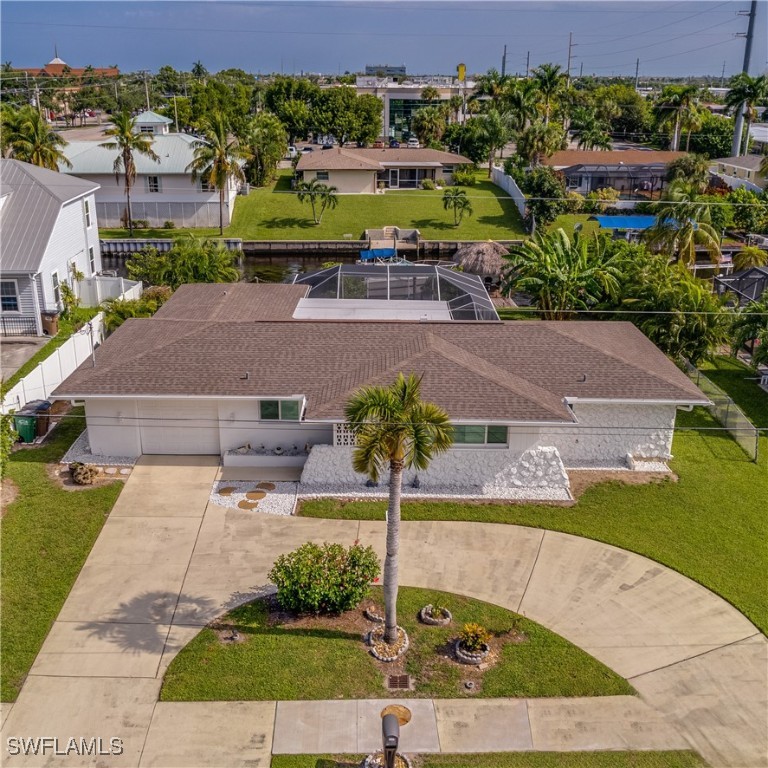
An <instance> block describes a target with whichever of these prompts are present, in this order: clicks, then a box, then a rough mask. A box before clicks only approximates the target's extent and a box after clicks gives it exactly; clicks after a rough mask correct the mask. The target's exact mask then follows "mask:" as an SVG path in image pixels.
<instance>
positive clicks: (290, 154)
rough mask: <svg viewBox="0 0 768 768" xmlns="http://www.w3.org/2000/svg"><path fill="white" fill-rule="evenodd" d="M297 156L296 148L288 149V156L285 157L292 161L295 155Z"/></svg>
mask: <svg viewBox="0 0 768 768" xmlns="http://www.w3.org/2000/svg"><path fill="white" fill-rule="evenodd" d="M298 154H299V151H298V150H297V149H296V147H288V154H287V157H288V159H289V160H293V158H294V157H296V155H298Z"/></svg>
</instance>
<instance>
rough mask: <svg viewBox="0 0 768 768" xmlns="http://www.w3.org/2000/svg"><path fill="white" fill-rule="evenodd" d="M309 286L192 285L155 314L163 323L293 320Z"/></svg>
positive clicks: (178, 289) (182, 290)
mask: <svg viewBox="0 0 768 768" xmlns="http://www.w3.org/2000/svg"><path fill="white" fill-rule="evenodd" d="M308 292H309V286H308V285H283V284H281V283H219V284H217V285H208V284H206V283H189V284H186V285H182V286H179V288H177V289H176V291H175V292H174V294H173V297H172V298H171V299H170V300H169V301H167V302H166V303H165V304H164V305H163V306H162V307H160V309H159V310H158V311H157V312H156V313H155V317H158V318H161V319H163V320H238V321H241V322H247V321H249V320H250V321H256V320H290V319H291V318H292V317H293V313H294V310H295V309H296V305H297V304H298V303H299V299H303V298H304V297H305V296H306V295H307V293H308Z"/></svg>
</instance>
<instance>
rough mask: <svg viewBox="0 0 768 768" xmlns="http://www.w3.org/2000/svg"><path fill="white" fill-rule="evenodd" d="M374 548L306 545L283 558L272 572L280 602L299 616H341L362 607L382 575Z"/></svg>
mask: <svg viewBox="0 0 768 768" xmlns="http://www.w3.org/2000/svg"><path fill="white" fill-rule="evenodd" d="M380 570H381V568H380V566H379V561H378V559H377V558H376V553H375V552H374V551H373V547H363V546H361V545H360V544H353V545H352V546H351V547H349V549H347V548H345V547H344V546H342V545H341V544H329V543H328V542H326V543H324V544H322V545H319V544H313V543H311V542H309V543H307V544H302V546H300V547H299V548H298V549H297V550H295V551H293V552H289V553H287V554H285V555H280V557H278V558H277V560H276V561H275V564H274V565H273V566H272V570H271V571H270V572H269V578H270V581H272V582H273V583H274V584H276V585H277V600H278V602H279V603H280V605H281V606H282V607H283V608H285V609H286V610H289V611H293V612H295V613H341V612H343V611H348V610H350V609H352V608H354V607H355V606H356V605H358V604H359V603H360V602H361V601H362V600H363V598H365V597H366V595H367V594H368V587H369V585H370V583H371V581H374V580H377V578H378V575H379V573H380Z"/></svg>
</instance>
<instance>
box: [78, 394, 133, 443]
mask: <svg viewBox="0 0 768 768" xmlns="http://www.w3.org/2000/svg"><path fill="white" fill-rule="evenodd" d="M138 415H139V414H138V410H137V408H136V401H135V400H128V399H125V398H115V399H114V400H113V399H104V400H102V399H92V400H90V399H89V400H86V403H85V422H86V425H87V427H88V442H89V444H90V446H91V451H92V452H93V453H95V454H101V455H103V456H139V455H140V454H141V440H140V439H139V425H138Z"/></svg>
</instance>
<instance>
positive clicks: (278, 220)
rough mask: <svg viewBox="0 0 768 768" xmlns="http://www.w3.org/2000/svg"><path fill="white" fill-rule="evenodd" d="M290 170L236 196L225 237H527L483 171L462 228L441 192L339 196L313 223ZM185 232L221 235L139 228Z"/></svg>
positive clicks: (115, 233)
mask: <svg viewBox="0 0 768 768" xmlns="http://www.w3.org/2000/svg"><path fill="white" fill-rule="evenodd" d="M290 178H291V172H290V171H281V172H280V177H279V178H278V180H277V183H276V184H273V185H270V186H269V187H264V188H263V189H252V190H251V193H250V194H249V195H248V196H247V197H238V198H237V202H236V203H235V215H234V220H233V222H232V226H230V227H227V228H225V230H224V236H225V237H239V238H242V239H243V240H342V239H343V238H344V235H345V234H351V235H352V237H353V238H354V239H357V238H359V237H361V236H362V234H363V231H364V230H365V229H371V228H380V227H383V226H386V225H389V224H391V225H395V226H399V227H403V228H416V229H418V230H419V231H420V232H421V236H422V238H423V239H425V240H488V239H489V238H490V239H494V240H514V239H518V238H522V237H524V236H525V232H524V229H523V224H522V220H521V219H520V215H519V213H518V211H517V208H516V207H515V204H514V203H513V201H512V200H509V199H503V198H505V197H506V193H505V192H504V190H502V189H500V188H499V187H497V186H496V185H495V184H492V183H491V182H490V181H489V180H488V179H487V177H486V176H485V175H484V174H483V172H482V171H479V172H478V183H477V185H476V186H474V187H467V188H466V190H467V195H468V196H469V197H470V199H471V202H472V208H473V209H474V212H473V215H472V216H471V217H465V218H464V220H463V221H462V222H461V224H460V225H459V226H458V227H454V225H453V214H452V213H451V212H450V211H445V210H443V203H442V197H443V193H442V191H440V190H431V191H427V190H402V191H392V192H386V193H385V194H383V195H339V198H338V199H339V204H338V206H337V207H336V208H335V209H334V210H329V211H326V213H325V215H324V216H323V220H322V223H321V224H320V225H315V224H314V223H313V221H312V211H311V208H310V205H309V203H303V204H302V203H300V202H299V201H298V199H297V197H296V195H295V194H294V193H292V192H291V189H290ZM185 231H192V232H194V233H195V234H198V235H206V236H208V235H210V236H218V234H219V232H218V229H196V230H180V229H177V230H167V229H153V230H136V232H135V235H136V237H177V236H179V235H180V234H183V233H184V232H185ZM100 235H101V237H108V238H109V237H112V238H114V237H125V236H126V235H127V232H126V230H122V229H103V230H100Z"/></svg>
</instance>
